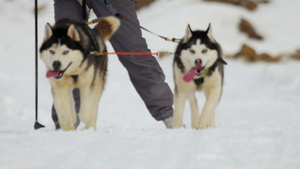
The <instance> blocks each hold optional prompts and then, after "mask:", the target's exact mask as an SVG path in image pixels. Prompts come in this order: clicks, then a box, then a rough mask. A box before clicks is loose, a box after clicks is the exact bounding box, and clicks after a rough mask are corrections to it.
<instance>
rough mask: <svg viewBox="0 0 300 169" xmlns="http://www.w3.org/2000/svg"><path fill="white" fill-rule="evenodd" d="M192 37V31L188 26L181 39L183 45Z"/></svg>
mask: <svg viewBox="0 0 300 169" xmlns="http://www.w3.org/2000/svg"><path fill="white" fill-rule="evenodd" d="M191 37H192V29H191V27H190V24H188V26H187V27H186V29H185V36H184V37H183V41H182V42H183V43H186V42H187V41H188V40H189V39H190V38H191Z"/></svg>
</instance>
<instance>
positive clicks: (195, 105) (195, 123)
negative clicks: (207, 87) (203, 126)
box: [189, 91, 199, 129]
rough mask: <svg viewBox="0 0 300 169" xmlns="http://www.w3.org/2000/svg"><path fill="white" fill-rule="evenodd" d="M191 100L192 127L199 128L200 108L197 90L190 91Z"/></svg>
mask: <svg viewBox="0 0 300 169" xmlns="http://www.w3.org/2000/svg"><path fill="white" fill-rule="evenodd" d="M189 102H190V107H191V121H192V128H194V129H197V128H198V119H199V108H198V103H197V98H196V96H195V91H193V92H191V93H190V95H189Z"/></svg>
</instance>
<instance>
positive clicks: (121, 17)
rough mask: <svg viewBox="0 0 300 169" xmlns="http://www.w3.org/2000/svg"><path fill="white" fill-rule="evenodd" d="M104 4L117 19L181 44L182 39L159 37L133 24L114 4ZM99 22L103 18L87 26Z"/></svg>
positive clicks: (90, 22) (105, 2)
mask: <svg viewBox="0 0 300 169" xmlns="http://www.w3.org/2000/svg"><path fill="white" fill-rule="evenodd" d="M103 3H104V4H105V6H106V7H107V8H108V9H109V11H110V12H111V13H112V14H113V16H116V17H118V18H120V19H122V20H123V21H125V22H127V23H130V24H131V25H133V26H136V27H138V28H140V29H143V30H145V31H147V32H149V33H151V34H153V35H156V36H158V37H160V38H162V39H164V40H166V41H170V42H177V43H179V42H180V41H181V39H175V38H172V39H169V38H167V37H164V36H161V35H158V34H156V33H154V32H152V31H150V30H148V29H146V28H144V27H143V26H141V25H139V24H137V23H135V22H133V21H132V20H130V19H129V18H127V17H125V16H124V15H122V14H121V13H120V12H118V11H117V10H116V9H115V8H114V7H113V6H112V4H111V3H109V2H108V1H107V0H103ZM99 21H101V18H97V19H94V20H92V21H89V22H86V24H93V23H96V22H99Z"/></svg>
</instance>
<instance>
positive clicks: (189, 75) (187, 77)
mask: <svg viewBox="0 0 300 169" xmlns="http://www.w3.org/2000/svg"><path fill="white" fill-rule="evenodd" d="M196 70H197V68H194V67H192V68H191V69H190V70H189V71H188V72H187V73H186V74H185V75H184V77H183V80H184V81H185V82H190V81H192V80H193V79H194V76H195V71H196Z"/></svg>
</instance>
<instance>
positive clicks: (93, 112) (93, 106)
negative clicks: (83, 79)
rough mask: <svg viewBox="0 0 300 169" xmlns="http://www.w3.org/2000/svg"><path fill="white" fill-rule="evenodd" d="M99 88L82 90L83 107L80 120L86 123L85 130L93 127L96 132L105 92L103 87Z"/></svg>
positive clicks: (98, 86)
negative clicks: (101, 101)
mask: <svg viewBox="0 0 300 169" xmlns="http://www.w3.org/2000/svg"><path fill="white" fill-rule="evenodd" d="M95 86H97V87H85V88H82V89H80V95H81V100H82V101H81V106H80V112H79V118H80V120H81V121H82V122H84V123H85V127H84V128H85V129H88V128H90V127H93V128H94V130H96V121H97V114H98V105H99V100H100V97H101V94H102V91H103V87H102V86H101V85H99V84H97V85H95Z"/></svg>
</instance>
